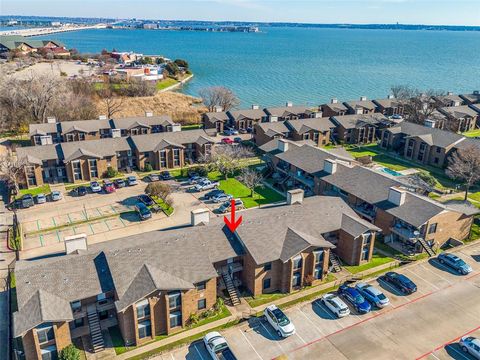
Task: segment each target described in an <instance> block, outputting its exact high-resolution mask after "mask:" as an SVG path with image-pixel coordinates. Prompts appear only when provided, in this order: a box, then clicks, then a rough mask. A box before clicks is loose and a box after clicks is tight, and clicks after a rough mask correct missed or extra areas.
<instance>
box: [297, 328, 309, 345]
mask: <svg viewBox="0 0 480 360" xmlns="http://www.w3.org/2000/svg"><path fill="white" fill-rule="evenodd" d="M295 335H297V336H298V338H299V339H300V340H302V342H303V343H304V344H306V343H307V342H306V341H305V340H303V338H302V337H301V336H300V335H298V332H296V331H295Z"/></svg>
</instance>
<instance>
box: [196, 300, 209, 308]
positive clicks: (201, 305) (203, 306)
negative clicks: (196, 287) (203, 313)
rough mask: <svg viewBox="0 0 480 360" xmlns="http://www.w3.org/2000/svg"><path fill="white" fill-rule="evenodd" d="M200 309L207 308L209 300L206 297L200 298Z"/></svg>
mask: <svg viewBox="0 0 480 360" xmlns="http://www.w3.org/2000/svg"><path fill="white" fill-rule="evenodd" d="M197 308H198V310H203V309H206V308H207V300H206V299H200V300H198V306H197Z"/></svg>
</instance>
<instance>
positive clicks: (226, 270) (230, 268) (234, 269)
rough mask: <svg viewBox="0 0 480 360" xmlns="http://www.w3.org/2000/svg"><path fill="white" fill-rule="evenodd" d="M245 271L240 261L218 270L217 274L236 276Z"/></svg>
mask: <svg viewBox="0 0 480 360" xmlns="http://www.w3.org/2000/svg"><path fill="white" fill-rule="evenodd" d="M242 270H243V265H242V263H241V262H239V261H235V262H233V263H230V264H227V265H224V266H222V267H220V268H219V269H218V270H217V273H218V274H219V275H220V274H223V273H230V274H235V273H237V272H239V271H242Z"/></svg>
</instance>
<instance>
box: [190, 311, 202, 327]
mask: <svg viewBox="0 0 480 360" xmlns="http://www.w3.org/2000/svg"><path fill="white" fill-rule="evenodd" d="M199 321H200V316H199V315H198V314H197V313H191V314H190V316H189V317H188V324H189V325H195V324H197V323H198V322H199Z"/></svg>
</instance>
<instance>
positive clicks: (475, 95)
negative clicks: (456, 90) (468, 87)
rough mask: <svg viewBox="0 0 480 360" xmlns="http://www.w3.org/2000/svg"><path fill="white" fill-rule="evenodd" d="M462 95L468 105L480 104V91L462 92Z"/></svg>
mask: <svg viewBox="0 0 480 360" xmlns="http://www.w3.org/2000/svg"><path fill="white" fill-rule="evenodd" d="M460 97H461V98H462V99H463V100H464V101H465V104H467V105H474V104H480V91H479V90H474V91H473V92H472V93H471V94H462V95H460Z"/></svg>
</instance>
